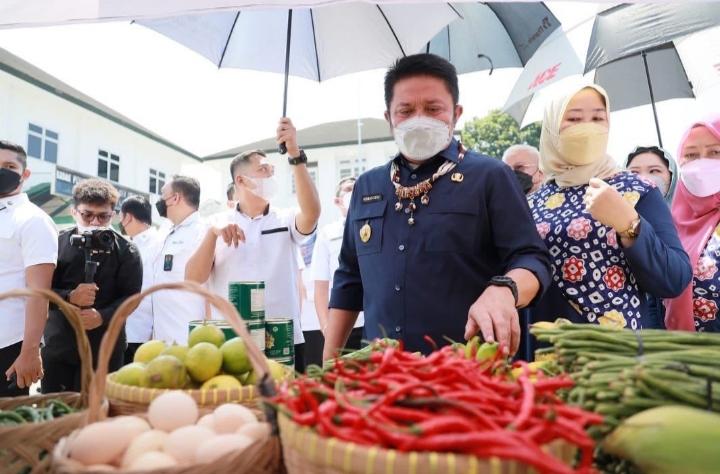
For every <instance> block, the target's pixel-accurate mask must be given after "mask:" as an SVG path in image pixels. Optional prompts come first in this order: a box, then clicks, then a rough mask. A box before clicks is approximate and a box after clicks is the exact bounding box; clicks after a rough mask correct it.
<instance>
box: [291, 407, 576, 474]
mask: <svg viewBox="0 0 720 474" xmlns="http://www.w3.org/2000/svg"><path fill="white" fill-rule="evenodd" d="M278 421H279V425H280V439H281V440H282V447H283V456H284V458H285V467H286V468H287V472H288V474H411V473H412V474H530V473H535V472H536V471H535V470H534V469H532V468H530V467H528V466H526V465H525V464H522V463H519V462H515V461H509V460H505V459H499V458H489V459H481V458H477V457H475V456H468V455H463V454H453V453H435V452H400V451H396V450H393V449H383V448H376V447H368V446H362V445H358V444H354V443H348V442H345V441H340V440H338V439H336V438H325V437H322V436H320V435H318V434H317V433H315V432H314V431H313V430H312V429H310V428H307V427H304V426H300V425H298V424H296V423H294V422H293V421H292V420H290V419H289V418H288V417H287V416H286V415H282V414H281V415H280V417H279V420H278ZM547 450H548V452H550V453H552V454H553V455H554V456H556V457H558V458H559V459H562V460H563V461H565V462H567V463H568V464H570V463H571V462H572V460H573V459H574V458H575V453H576V450H575V448H574V447H573V446H571V445H569V444H566V443H562V442H555V443H553V444H551V445H549V446H548V447H547Z"/></svg>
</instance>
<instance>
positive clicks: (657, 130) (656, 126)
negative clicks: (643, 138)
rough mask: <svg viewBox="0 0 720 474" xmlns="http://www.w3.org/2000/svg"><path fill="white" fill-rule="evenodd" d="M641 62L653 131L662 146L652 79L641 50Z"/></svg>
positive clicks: (645, 55)
mask: <svg viewBox="0 0 720 474" xmlns="http://www.w3.org/2000/svg"><path fill="white" fill-rule="evenodd" d="M640 54H641V55H642V59H643V64H644V65H645V78H646V79H647V85H648V91H649V92H650V104H651V105H652V111H653V116H654V117H655V132H656V133H657V138H658V145H660V148H662V146H663V142H662V135H660V122H659V121H658V115H657V107H656V106H655V94H654V93H653V88H652V81H651V80H650V68H648V62H647V53H646V52H645V51H643V52H642V53H640Z"/></svg>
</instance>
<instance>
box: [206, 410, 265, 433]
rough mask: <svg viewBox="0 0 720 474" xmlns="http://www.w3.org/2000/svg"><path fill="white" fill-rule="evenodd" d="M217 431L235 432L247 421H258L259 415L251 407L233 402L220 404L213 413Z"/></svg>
mask: <svg viewBox="0 0 720 474" xmlns="http://www.w3.org/2000/svg"><path fill="white" fill-rule="evenodd" d="M213 417H214V423H213V424H214V426H215V432H217V433H221V434H227V433H234V432H236V431H237V430H238V428H240V426H242V425H244V424H245V423H257V416H255V413H253V412H252V411H251V410H250V409H249V408H246V407H244V406H242V405H236V404H233V403H226V404H224V405H220V406H219V407H217V408H216V409H215V412H214V413H213Z"/></svg>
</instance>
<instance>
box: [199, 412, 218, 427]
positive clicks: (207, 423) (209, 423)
mask: <svg viewBox="0 0 720 474" xmlns="http://www.w3.org/2000/svg"><path fill="white" fill-rule="evenodd" d="M197 425H198V426H204V427H205V428H209V429H211V430H213V431H215V415H214V414H212V413H208V414H207V415H203V416H201V417H200V419H199V420H198V422H197Z"/></svg>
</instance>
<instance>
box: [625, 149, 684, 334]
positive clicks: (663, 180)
mask: <svg viewBox="0 0 720 474" xmlns="http://www.w3.org/2000/svg"><path fill="white" fill-rule="evenodd" d="M625 168H626V169H627V170H628V171H631V172H633V173H635V174H637V175H638V176H642V177H643V178H645V179H647V180H648V181H650V182H652V183H654V184H655V185H656V186H657V188H658V190H659V191H660V194H662V195H663V197H664V198H665V202H666V203H667V205H668V206H669V205H670V204H671V203H672V198H673V196H674V195H675V188H676V187H677V182H678V178H679V176H680V173H679V172H678V167H677V162H676V161H675V159H674V158H673V157H672V155H670V153H668V152H667V151H666V150H664V149H663V148H660V147H657V146H639V147H636V148H635V149H634V150H633V151H632V152H630V154H629V155H628V157H627V160H626V161H625ZM645 298H646V299H647V303H648V317H647V318H646V319H645V321H644V324H643V327H645V328H648V329H652V328H654V329H664V328H665V307H664V306H663V303H662V300H661V299H660V298H655V297H654V296H652V295H649V294H646V295H645Z"/></svg>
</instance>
